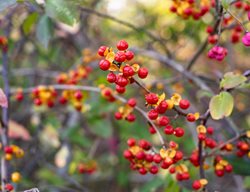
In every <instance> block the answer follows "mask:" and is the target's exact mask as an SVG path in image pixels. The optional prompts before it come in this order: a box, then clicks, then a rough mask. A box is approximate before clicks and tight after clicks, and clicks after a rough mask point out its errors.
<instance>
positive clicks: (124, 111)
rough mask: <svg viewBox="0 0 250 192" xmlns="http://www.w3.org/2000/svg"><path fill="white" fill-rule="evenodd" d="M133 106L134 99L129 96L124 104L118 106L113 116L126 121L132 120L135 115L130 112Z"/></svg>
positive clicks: (134, 104)
mask: <svg viewBox="0 0 250 192" xmlns="http://www.w3.org/2000/svg"><path fill="white" fill-rule="evenodd" d="M135 106H136V99H135V98H130V99H129V100H128V102H127V104H126V105H125V106H123V107H120V108H119V109H118V112H116V113H115V118H116V119H117V120H120V119H125V120H127V121H128V122H134V121H135V119H136V116H135V115H134V114H133V113H132V112H133V110H134V107H135Z"/></svg>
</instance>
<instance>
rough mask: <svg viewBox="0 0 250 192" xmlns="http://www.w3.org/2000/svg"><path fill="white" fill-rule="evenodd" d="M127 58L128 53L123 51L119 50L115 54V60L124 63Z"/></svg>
mask: <svg viewBox="0 0 250 192" xmlns="http://www.w3.org/2000/svg"><path fill="white" fill-rule="evenodd" d="M125 60H126V55H125V53H124V52H123V51H118V52H117V53H116V54H115V61H117V62H119V63H122V62H124V61H125Z"/></svg>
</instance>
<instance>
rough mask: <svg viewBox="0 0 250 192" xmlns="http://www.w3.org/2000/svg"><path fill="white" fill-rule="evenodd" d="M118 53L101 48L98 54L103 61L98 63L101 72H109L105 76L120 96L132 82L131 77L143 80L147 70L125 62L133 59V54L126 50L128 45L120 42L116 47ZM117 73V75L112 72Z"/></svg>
mask: <svg viewBox="0 0 250 192" xmlns="http://www.w3.org/2000/svg"><path fill="white" fill-rule="evenodd" d="M116 47H117V49H118V51H117V52H116V53H115V52H114V51H113V50H112V48H109V47H107V46H101V47H100V48H99V50H98V54H99V55H100V56H102V57H105V59H102V60H101V61H100V62H99V67H100V69H101V70H103V71H110V73H109V74H108V75H107V81H108V82H109V83H115V84H116V88H115V89H116V92H118V93H120V94H122V93H124V92H125V91H126V86H127V85H128V84H131V83H133V82H134V79H133V76H134V75H136V74H137V75H138V77H139V78H141V79H144V78H146V77H147V75H148V70H147V69H146V68H144V67H141V68H140V66H139V65H138V64H129V63H127V62H129V61H131V60H132V59H133V58H134V53H133V52H132V51H129V50H127V49H128V43H127V42H126V41H124V40H120V41H119V42H118V43H117V45H116ZM116 71H118V72H119V73H118V74H115V73H114V72H116Z"/></svg>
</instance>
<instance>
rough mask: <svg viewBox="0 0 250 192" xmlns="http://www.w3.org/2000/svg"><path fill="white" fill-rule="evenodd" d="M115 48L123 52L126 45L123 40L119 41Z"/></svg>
mask: <svg viewBox="0 0 250 192" xmlns="http://www.w3.org/2000/svg"><path fill="white" fill-rule="evenodd" d="M116 47H117V49H118V50H120V51H125V50H126V49H127V48H128V43H127V42H126V41H125V40H120V41H119V42H118V43H117V44H116Z"/></svg>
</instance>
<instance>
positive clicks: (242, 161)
mask: <svg viewBox="0 0 250 192" xmlns="http://www.w3.org/2000/svg"><path fill="white" fill-rule="evenodd" d="M225 159H226V160H227V161H228V162H229V163H230V164H232V166H233V169H234V170H233V171H234V173H236V174H238V175H244V176H250V169H249V164H250V160H249V159H247V158H239V157H236V156H230V157H225Z"/></svg>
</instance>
